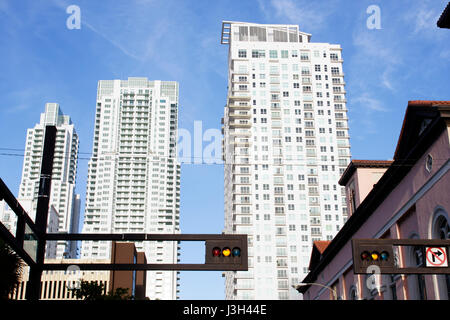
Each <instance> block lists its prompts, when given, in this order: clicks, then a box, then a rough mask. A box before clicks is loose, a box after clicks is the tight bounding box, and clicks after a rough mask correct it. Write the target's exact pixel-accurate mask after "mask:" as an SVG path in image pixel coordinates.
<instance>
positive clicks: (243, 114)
mask: <svg viewBox="0 0 450 320" xmlns="http://www.w3.org/2000/svg"><path fill="white" fill-rule="evenodd" d="M228 116H229V117H230V119H234V118H237V119H250V118H251V116H252V115H251V113H250V112H248V111H232V112H229V113H228Z"/></svg>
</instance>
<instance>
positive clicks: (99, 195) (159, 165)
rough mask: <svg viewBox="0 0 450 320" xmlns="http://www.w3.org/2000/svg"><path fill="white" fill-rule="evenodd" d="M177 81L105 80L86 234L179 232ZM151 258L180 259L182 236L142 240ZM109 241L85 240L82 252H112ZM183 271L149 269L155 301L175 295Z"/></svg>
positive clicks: (98, 106)
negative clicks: (172, 239)
mask: <svg viewBox="0 0 450 320" xmlns="http://www.w3.org/2000/svg"><path fill="white" fill-rule="evenodd" d="M177 127H178V83H177V82H171V81H149V80H148V79H147V78H128V80H101V81H99V83H98V90H97V103H96V115H95V128H94V143H93V151H92V158H91V159H90V161H89V168H88V179H87V186H86V210H85V217H84V225H83V232H84V233H168V234H174V233H179V232H180V227H179V213H180V212H179V211H180V209H179V207H180V206H179V203H180V165H179V163H178V162H177V160H176V155H177V144H176V142H177V141H176V140H177V130H178V129H177ZM136 247H137V250H138V251H144V252H145V254H146V257H147V261H148V263H177V262H178V244H177V243H176V242H156V241H146V242H143V243H136ZM110 252H111V242H110V241H97V242H96V241H83V244H82V250H81V254H82V258H99V259H108V258H110ZM177 276H178V274H177V272H174V271H151V272H148V274H147V296H148V297H149V298H150V299H152V300H153V299H164V300H170V299H176V298H177V292H178V288H177V281H178V277H177Z"/></svg>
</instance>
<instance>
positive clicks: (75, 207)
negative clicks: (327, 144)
mask: <svg viewBox="0 0 450 320" xmlns="http://www.w3.org/2000/svg"><path fill="white" fill-rule="evenodd" d="M48 125H51V126H56V129H57V133H56V141H55V153H54V160H53V171H52V183H51V191H50V203H49V206H50V208H51V206H53V209H54V210H56V211H57V213H58V220H59V221H58V232H69V233H78V226H79V219H80V195H78V194H75V183H76V175H77V161H78V145H79V140H78V135H77V133H76V131H75V128H74V125H73V123H72V121H71V119H70V117H69V116H67V115H64V114H63V113H62V111H61V108H60V106H59V104H57V103H47V104H46V105H45V112H44V113H42V114H41V119H40V122H39V123H38V124H36V125H35V127H34V128H32V129H28V130H27V138H26V145H25V159H24V162H23V169H22V180H21V183H20V187H19V196H18V198H19V199H30V201H29V202H30V205H29V206H28V205H27V207H30V209H31V211H30V212H28V213H29V215H30V217H32V218H33V219H34V218H35V214H36V207H37V196H38V191H39V179H40V173H41V161H42V153H43V147H44V137H45V126H48ZM53 209H52V210H53ZM76 256H77V247H76V243H75V242H66V241H58V242H57V247H56V258H76Z"/></svg>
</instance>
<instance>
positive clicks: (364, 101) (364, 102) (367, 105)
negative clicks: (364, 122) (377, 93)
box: [350, 92, 389, 112]
mask: <svg viewBox="0 0 450 320" xmlns="http://www.w3.org/2000/svg"><path fill="white" fill-rule="evenodd" d="M350 103H351V105H352V106H353V108H357V109H358V107H360V108H362V109H366V110H368V111H378V112H388V111H389V109H387V108H386V107H385V106H384V105H383V103H382V102H381V101H380V100H378V99H375V98H372V97H371V96H370V94H369V93H367V92H366V93H364V94H362V95H360V96H357V97H356V98H352V99H351V102H350Z"/></svg>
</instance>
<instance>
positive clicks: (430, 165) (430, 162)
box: [425, 154, 433, 172]
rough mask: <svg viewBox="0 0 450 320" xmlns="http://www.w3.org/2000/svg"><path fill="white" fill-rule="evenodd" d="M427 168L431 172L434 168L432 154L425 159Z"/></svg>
mask: <svg viewBox="0 0 450 320" xmlns="http://www.w3.org/2000/svg"><path fill="white" fill-rule="evenodd" d="M425 168H426V169H427V171H428V172H431V169H433V157H432V156H431V154H429V155H427V158H426V160H425Z"/></svg>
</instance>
